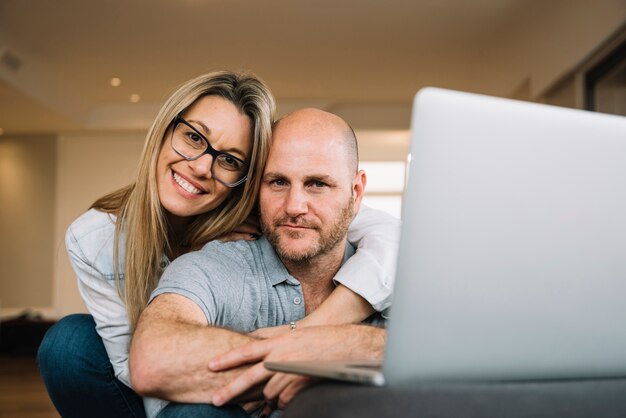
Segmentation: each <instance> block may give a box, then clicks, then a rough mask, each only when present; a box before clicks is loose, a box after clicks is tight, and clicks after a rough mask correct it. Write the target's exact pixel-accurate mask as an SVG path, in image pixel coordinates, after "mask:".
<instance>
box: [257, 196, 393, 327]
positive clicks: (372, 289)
mask: <svg viewBox="0 0 626 418" xmlns="http://www.w3.org/2000/svg"><path fill="white" fill-rule="evenodd" d="M348 241H350V243H351V244H353V245H354V246H355V247H357V251H356V253H355V254H354V255H353V256H352V257H350V258H349V259H348V261H346V263H345V264H344V265H343V266H342V267H341V269H340V270H339V271H338V272H337V274H336V275H335V281H336V282H337V283H338V286H337V288H336V289H335V290H334V291H333V292H332V293H331V295H330V296H329V297H328V298H327V299H326V300H325V301H324V302H323V303H322V304H321V305H320V306H319V307H318V308H317V309H316V310H315V311H313V312H312V313H311V314H309V315H308V316H307V317H306V318H304V319H302V320H301V321H298V323H297V324H296V327H308V326H316V325H338V324H347V323H357V322H361V321H363V320H365V319H366V318H367V317H369V316H370V315H371V314H372V313H374V312H375V311H379V312H382V311H384V310H385V309H387V308H388V307H389V306H390V305H391V293H392V289H393V281H394V278H395V272H396V259H397V254H398V248H399V246H400V220H399V219H396V218H394V217H393V216H391V215H388V214H387V213H385V212H383V211H380V210H376V209H372V208H369V207H367V206H363V205H362V206H361V210H360V211H359V213H358V214H357V216H356V217H355V218H354V221H352V224H351V225H350V229H349V231H348ZM289 329H290V327H289V326H280V327H273V328H263V329H260V330H257V331H255V332H253V333H252V334H253V335H254V336H256V337H260V338H270V337H273V336H276V335H278V334H280V333H282V332H285V331H287V330H289Z"/></svg>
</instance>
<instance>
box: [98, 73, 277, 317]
mask: <svg viewBox="0 0 626 418" xmlns="http://www.w3.org/2000/svg"><path fill="white" fill-rule="evenodd" d="M209 95H215V96H219V97H221V98H224V99H226V100H228V101H230V102H231V103H233V104H234V105H235V106H236V107H237V109H239V111H240V112H241V113H242V114H244V115H247V116H248V117H249V118H250V120H251V122H252V125H253V141H254V142H253V146H252V156H251V161H250V168H249V171H248V179H247V180H246V182H244V183H243V184H242V185H239V186H237V187H235V188H233V189H232V190H231V192H230V195H229V197H228V198H227V199H226V200H225V201H224V202H223V203H222V204H221V205H220V206H219V207H217V208H215V209H214V210H212V211H210V212H207V213H204V214H201V215H197V216H196V217H194V219H193V220H192V222H191V223H190V225H189V226H188V228H187V230H186V234H185V236H184V237H182V238H181V242H173V240H174V239H175V238H174V237H173V236H171V234H170V233H169V232H168V231H170V229H169V228H168V224H167V218H166V213H165V210H164V208H163V207H162V206H161V203H160V200H159V194H158V191H157V184H156V165H157V159H158V157H159V152H160V150H161V147H163V144H164V143H165V140H166V133H167V132H168V130H169V128H170V126H171V123H172V121H173V119H174V117H175V116H176V115H177V114H178V113H182V112H184V111H185V110H186V109H188V108H189V107H190V106H192V105H193V104H194V103H195V102H196V101H198V99H200V98H202V97H205V96H209ZM274 112H275V103H274V98H273V96H272V93H271V91H270V90H269V88H268V87H267V86H266V85H265V83H264V82H263V81H261V80H260V79H259V78H258V77H256V76H255V75H252V74H244V73H236V72H232V71H216V72H211V73H208V74H204V75H202V76H200V77H197V78H194V79H193V80H190V81H188V82H187V83H185V84H183V85H182V86H181V87H180V88H179V89H178V90H177V91H176V92H175V93H174V94H172V96H170V98H169V99H167V101H166V102H165V104H164V105H163V107H162V108H161V110H160V111H159V114H158V115H157V117H156V119H155V121H154V123H153V124H152V126H151V128H150V130H149V131H148V135H147V137H146V142H145V144H144V147H143V151H142V153H141V159H140V162H139V169H138V172H137V178H136V179H135V182H134V183H132V184H130V185H129V186H126V187H124V188H122V189H119V190H117V191H115V192H113V193H110V194H108V195H106V196H103V197H101V198H100V199H98V200H96V201H95V202H94V203H93V205H91V207H92V208H95V209H97V210H100V211H102V212H105V213H110V214H113V215H115V216H116V217H117V220H116V224H115V240H114V250H113V256H114V265H115V279H116V283H117V286H118V291H120V293H121V281H120V274H119V271H120V260H121V259H122V257H120V254H121V251H120V247H121V246H123V247H124V253H123V260H124V267H123V268H124V294H123V295H121V296H123V298H124V299H125V301H126V309H127V312H128V319H129V323H130V326H131V329H134V328H135V325H136V324H137V321H138V319H139V315H140V314H141V312H142V311H143V309H144V308H145V307H146V305H147V303H148V298H149V297H150V293H151V292H152V291H153V290H154V289H155V288H156V286H157V284H158V282H159V278H160V277H161V274H162V272H163V265H164V264H163V263H162V262H163V260H164V257H169V258H173V257H175V254H174V248H175V247H182V248H183V251H184V252H187V251H191V250H196V249H199V248H201V247H202V246H203V245H204V244H206V243H207V242H209V241H211V240H213V239H215V238H216V237H218V236H220V235H223V234H225V233H227V232H230V231H232V230H233V229H234V228H235V227H236V226H237V225H239V224H241V223H242V222H243V221H244V220H245V219H246V218H247V217H248V215H249V214H250V212H251V211H252V209H253V208H254V206H255V203H256V199H257V195H258V192H259V186H260V181H261V176H262V173H263V168H264V167H265V162H266V160H267V155H268V153H269V149H270V141H271V133H272V132H271V129H272V120H273V118H274Z"/></svg>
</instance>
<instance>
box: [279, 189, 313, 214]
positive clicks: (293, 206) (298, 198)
mask: <svg viewBox="0 0 626 418" xmlns="http://www.w3.org/2000/svg"><path fill="white" fill-rule="evenodd" d="M308 207H309V202H308V198H307V196H306V193H305V192H304V191H303V190H302V189H300V188H297V187H292V188H291V189H290V190H289V194H288V195H287V202H285V212H286V213H287V215H289V216H290V217H292V218H295V217H297V216H300V215H303V214H306V213H307V212H308Z"/></svg>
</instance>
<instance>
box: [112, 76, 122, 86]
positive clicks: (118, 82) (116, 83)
mask: <svg viewBox="0 0 626 418" xmlns="http://www.w3.org/2000/svg"><path fill="white" fill-rule="evenodd" d="M109 83H111V85H112V86H113V87H119V86H120V85H121V84H122V79H120V78H119V77H113V78H112V79H111V81H109Z"/></svg>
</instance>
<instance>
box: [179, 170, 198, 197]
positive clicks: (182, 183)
mask: <svg viewBox="0 0 626 418" xmlns="http://www.w3.org/2000/svg"><path fill="white" fill-rule="evenodd" d="M173 173H174V181H175V182H176V184H178V185H179V186H180V187H182V188H183V189H185V191H187V192H189V193H193V194H200V193H202V190H200V189H198V188H197V187H194V186H193V185H192V184H190V183H189V182H188V181H187V180H185V179H184V178H182V177H181V176H179V175H178V174H176V173H175V172H173Z"/></svg>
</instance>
